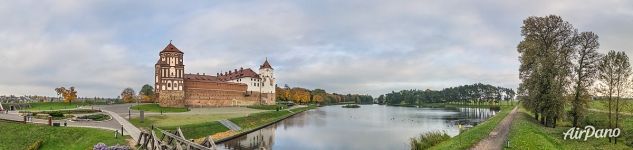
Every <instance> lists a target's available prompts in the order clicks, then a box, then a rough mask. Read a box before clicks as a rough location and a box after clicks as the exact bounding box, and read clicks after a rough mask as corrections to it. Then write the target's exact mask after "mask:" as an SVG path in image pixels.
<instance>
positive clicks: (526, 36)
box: [517, 15, 577, 127]
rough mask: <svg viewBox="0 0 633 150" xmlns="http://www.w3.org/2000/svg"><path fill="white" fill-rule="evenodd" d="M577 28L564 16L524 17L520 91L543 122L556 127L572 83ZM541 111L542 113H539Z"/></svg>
mask: <svg viewBox="0 0 633 150" xmlns="http://www.w3.org/2000/svg"><path fill="white" fill-rule="evenodd" d="M576 35H577V33H576V29H574V28H573V26H572V25H571V24H570V23H568V22H566V21H564V20H563V19H562V18H561V17H559V16H555V15H549V16H546V17H528V18H527V19H525V20H524V21H523V26H522V27H521V36H523V40H522V41H521V42H520V43H519V45H518V46H517V51H518V52H519V61H520V62H521V65H520V66H519V78H520V79H521V83H520V84H519V95H520V96H521V97H522V98H523V99H522V101H523V104H524V106H525V107H526V108H527V109H530V110H531V111H532V112H533V113H534V114H535V117H536V118H537V119H539V120H540V121H541V124H543V125H545V126H551V127H556V121H557V120H558V118H559V117H560V116H561V115H562V112H563V110H564V105H565V101H564V99H563V98H564V96H565V94H566V93H567V90H566V87H567V85H568V84H570V80H569V77H570V76H571V70H572V65H573V63H572V61H571V60H572V58H573V57H572V56H573V52H574V50H575V49H574V47H575V46H576V45H577V42H576V41H575V36H576ZM539 115H540V117H539Z"/></svg>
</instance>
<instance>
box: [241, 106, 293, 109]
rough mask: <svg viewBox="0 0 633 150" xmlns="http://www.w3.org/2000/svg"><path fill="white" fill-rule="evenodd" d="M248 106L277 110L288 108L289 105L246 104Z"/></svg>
mask: <svg viewBox="0 0 633 150" xmlns="http://www.w3.org/2000/svg"><path fill="white" fill-rule="evenodd" d="M246 107H247V108H252V109H261V110H277V109H278V108H279V109H286V108H288V106H286V105H251V106H246Z"/></svg>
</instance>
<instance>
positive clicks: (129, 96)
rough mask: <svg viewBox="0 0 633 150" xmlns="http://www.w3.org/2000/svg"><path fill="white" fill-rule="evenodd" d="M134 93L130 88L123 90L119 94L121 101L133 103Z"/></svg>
mask: <svg viewBox="0 0 633 150" xmlns="http://www.w3.org/2000/svg"><path fill="white" fill-rule="evenodd" d="M134 93H135V92H134V90H133V89H132V88H125V89H124V90H123V92H121V99H123V101H124V102H126V103H130V102H133V101H134V97H135V95H134Z"/></svg>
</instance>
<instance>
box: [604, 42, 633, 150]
mask: <svg viewBox="0 0 633 150" xmlns="http://www.w3.org/2000/svg"><path fill="white" fill-rule="evenodd" d="M598 70H599V73H598V79H599V80H600V86H599V91H600V92H601V93H602V94H604V95H606V96H607V100H608V107H607V108H608V109H609V117H608V119H609V128H613V127H614V122H615V128H617V127H618V122H619V118H620V115H619V111H620V109H619V108H620V99H621V96H623V95H624V93H625V90H627V89H628V87H629V86H630V80H629V77H630V76H631V65H630V63H629V57H628V56H626V54H625V53H624V52H616V51H613V50H611V51H609V53H607V55H606V56H604V57H603V58H602V59H601V60H600V62H599V64H598ZM614 101H615V102H614ZM613 111H615V116H613ZM613 119H615V120H613ZM609 141H612V138H609ZM614 142H615V143H617V140H614Z"/></svg>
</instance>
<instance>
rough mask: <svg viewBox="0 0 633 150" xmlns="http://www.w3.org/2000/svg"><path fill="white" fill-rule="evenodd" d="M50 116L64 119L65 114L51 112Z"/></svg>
mask: <svg viewBox="0 0 633 150" xmlns="http://www.w3.org/2000/svg"><path fill="white" fill-rule="evenodd" d="M48 115H51V116H52V117H64V114H63V113H62V112H59V111H54V112H50V113H48Z"/></svg>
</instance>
